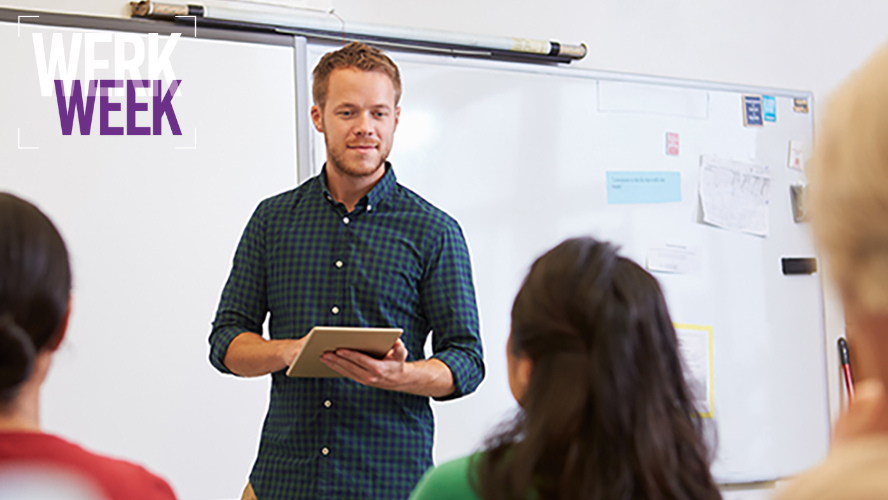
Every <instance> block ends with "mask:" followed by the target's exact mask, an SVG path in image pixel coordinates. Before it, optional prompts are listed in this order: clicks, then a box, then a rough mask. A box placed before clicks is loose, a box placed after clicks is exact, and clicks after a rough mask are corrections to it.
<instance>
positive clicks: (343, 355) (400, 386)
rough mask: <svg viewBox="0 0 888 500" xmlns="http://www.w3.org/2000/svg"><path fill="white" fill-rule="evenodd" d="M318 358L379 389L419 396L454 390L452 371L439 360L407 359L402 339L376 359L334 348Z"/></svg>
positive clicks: (331, 366)
mask: <svg viewBox="0 0 888 500" xmlns="http://www.w3.org/2000/svg"><path fill="white" fill-rule="evenodd" d="M321 361H322V362H323V363H324V364H325V365H327V366H329V367H330V368H332V369H333V370H335V371H336V372H337V373H340V374H342V375H344V376H346V377H348V378H350V379H352V380H354V381H355V382H358V383H360V384H364V385H367V386H370V387H376V388H378V389H386V390H389V391H399V392H407V393H410V394H417V395H421V396H438V397H441V396H446V395H448V394H450V393H452V392H453V390H454V386H453V375H452V374H451V373H450V368H448V367H447V365H445V364H444V363H443V362H442V361H440V360H437V359H429V360H425V361H415V362H409V363H408V362H407V347H406V346H405V345H404V342H402V341H401V339H398V340H397V341H396V342H395V345H394V346H393V347H392V348H391V349H390V350H389V351H388V352H387V353H386V354H385V356H383V357H382V359H376V358H373V357H371V356H368V355H366V354H364V353H362V352H358V351H352V350H350V349H337V350H335V351H329V352H325V353H324V355H323V356H321Z"/></svg>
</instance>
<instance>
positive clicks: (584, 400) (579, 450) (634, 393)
mask: <svg viewBox="0 0 888 500" xmlns="http://www.w3.org/2000/svg"><path fill="white" fill-rule="evenodd" d="M507 351H508V352H507V354H508V364H509V381H510V387H511V389H512V393H513V394H514V396H515V398H516V399H517V400H518V402H519V403H520V405H521V408H522V409H521V410H520V412H519V414H518V415H517V417H516V418H515V420H514V421H513V422H511V423H510V424H509V425H508V426H507V427H505V429H504V430H502V431H501V432H500V433H498V434H496V435H495V436H493V437H492V438H491V439H489V441H488V451H487V452H486V453H484V454H482V455H480V457H481V458H480V463H479V474H478V478H479V483H480V485H479V487H480V490H481V493H482V497H483V498H485V499H524V498H528V497H527V496H526V495H527V492H528V491H536V492H537V493H538V494H539V498H561V499H580V498H583V499H614V498H687V499H703V498H719V494H718V490H717V488H716V486H715V484H714V482H713V480H712V478H711V476H710V473H709V456H708V452H707V449H706V446H705V444H704V441H703V438H702V435H701V429H700V424H699V421H698V419H696V418H695V415H696V410H695V408H694V405H693V402H692V401H693V400H692V396H691V394H690V391H689V389H688V386H687V385H686V383H685V380H684V377H683V373H682V361H681V358H680V354H679V351H678V346H677V341H676V334H675V330H674V328H673V326H672V321H671V319H670V317H669V313H668V311H667V308H666V302H665V301H664V299H663V295H662V293H661V291H660V287H659V285H658V283H657V281H656V280H655V279H654V278H653V277H652V276H651V275H650V274H648V273H647V272H646V271H644V270H643V269H642V268H640V267H639V266H638V265H637V264H635V263H634V262H632V261H631V260H629V259H626V258H624V257H621V256H620V255H618V253H617V249H616V248H615V247H613V246H612V245H610V244H608V243H602V242H599V241H596V240H594V239H592V238H577V239H570V240H567V241H565V242H563V243H561V244H560V245H558V246H556V247H555V248H553V249H552V250H550V251H549V252H547V253H546V254H544V255H543V256H542V257H540V258H539V259H537V261H536V262H534V264H533V266H532V267H531V269H530V272H529V274H528V275H527V277H526V279H525V281H524V283H523V285H522V286H521V289H520V291H519V292H518V295H517V297H516V298H515V303H514V305H513V308H512V332H511V335H510V338H509V342H508V347H507Z"/></svg>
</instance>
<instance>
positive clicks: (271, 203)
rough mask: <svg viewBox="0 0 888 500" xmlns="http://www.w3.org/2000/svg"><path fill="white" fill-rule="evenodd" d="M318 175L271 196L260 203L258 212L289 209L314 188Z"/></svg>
mask: <svg viewBox="0 0 888 500" xmlns="http://www.w3.org/2000/svg"><path fill="white" fill-rule="evenodd" d="M315 182H316V177H312V178H311V179H309V180H307V181H305V182H303V183H302V184H300V185H298V186H296V187H295V188H292V189H288V190H286V191H284V192H282V193H278V194H276V195H272V196H269V197H268V198H265V199H264V200H262V201H261V202H260V203H259V207H258V208H257V212H260V213H274V212H279V211H282V210H289V209H291V208H292V207H293V206H294V205H296V204H297V203H299V201H300V200H301V199H302V198H304V197H305V195H306V193H308V192H310V191H311V190H312V189H314V188H315V187H316V186H315Z"/></svg>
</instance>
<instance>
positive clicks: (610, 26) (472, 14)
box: [0, 0, 888, 414]
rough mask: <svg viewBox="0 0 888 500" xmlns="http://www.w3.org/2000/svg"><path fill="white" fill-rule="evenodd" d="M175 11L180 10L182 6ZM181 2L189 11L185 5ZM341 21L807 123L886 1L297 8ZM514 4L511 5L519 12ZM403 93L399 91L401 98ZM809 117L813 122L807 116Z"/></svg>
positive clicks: (872, 30)
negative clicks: (550, 50) (519, 42)
mask: <svg viewBox="0 0 888 500" xmlns="http://www.w3.org/2000/svg"><path fill="white" fill-rule="evenodd" d="M0 1H2V2H3V3H2V6H6V7H16V8H25V9H34V10H48V11H56V12H72V13H84V14H91V15H101V16H112V17H125V16H126V15H127V2H125V0H77V1H73V0H30V1H26V0H0ZM179 3H186V1H185V0H181V2H179ZM189 3H198V2H196V1H192V2H189ZM305 4H308V5H310V6H314V7H318V6H320V7H325V8H327V7H333V8H335V12H336V14H337V15H338V16H339V17H341V18H342V19H344V20H345V22H346V24H347V23H349V22H355V23H372V24H387V25H396V26H408V27H412V28H425V29H436V30H445V31H457V32H464V33H476V34H486V35H502V36H514V37H520V38H535V39H555V40H559V41H562V42H565V43H579V42H585V43H586V44H587V46H588V47H589V54H588V55H587V56H586V58H585V59H583V60H582V61H579V62H575V63H573V64H574V65H576V66H580V67H585V68H591V69H600V70H609V71H621V72H629V73H641V74H652V75H660V76H672V77H678V78H690V79H699V80H708V81H716V82H729V83H742V84H751V85H758V86H768V87H784V88H794V89H806V90H811V91H813V92H814V94H815V113H819V114H822V111H823V108H824V102H825V101H826V98H827V97H828V96H829V93H830V92H831V91H832V90H834V89H835V88H836V86H837V85H838V84H839V83H840V82H841V81H842V79H843V78H844V77H845V76H846V75H847V74H848V73H849V72H850V71H851V70H852V69H853V68H855V67H856V66H858V65H859V64H860V63H861V62H863V60H864V59H865V58H866V57H867V56H868V55H869V54H870V53H871V52H872V51H873V50H874V49H875V48H876V47H878V46H879V45H880V44H881V43H882V42H883V41H884V40H885V39H886V35H885V31H884V19H885V18H888V2H881V1H877V0H856V1H855V0H852V1H848V2H832V1H827V0H808V1H801V0H783V1H776V2H775V1H773V0H743V1H739V0H734V1H726V0H598V1H591V0H546V1H537V2H524V3H521V4H519V3H518V2H515V1H514V0H449V1H447V2H417V1H416V0H378V1H375V2H371V1H369V0H306V2H304V3H303V5H305ZM518 5H521V6H520V7H518ZM405 91H406V92H409V91H410V89H405ZM815 116H817V115H815ZM842 330H843V327H842V316H841V312H840V308H839V307H838V306H837V304H836V301H835V300H834V295H833V294H832V293H827V331H828V335H827V339H826V346H827V347H828V353H829V355H828V356H827V359H828V360H829V362H830V363H832V364H833V366H831V367H830V370H829V373H830V376H831V379H830V382H829V391H830V396H831V397H830V399H831V403H832V404H831V407H832V410H833V413H834V414H835V412H836V411H837V408H838V404H839V400H840V395H839V391H838V387H839V379H838V378H837V373H838V370H837V368H836V367H835V366H834V364H835V358H836V357H835V348H834V345H835V337H836V336H837V335H840V334H842Z"/></svg>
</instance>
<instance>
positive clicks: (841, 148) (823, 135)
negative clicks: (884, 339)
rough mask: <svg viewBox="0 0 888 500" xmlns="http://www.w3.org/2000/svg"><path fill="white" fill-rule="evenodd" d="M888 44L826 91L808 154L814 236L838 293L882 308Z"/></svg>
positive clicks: (887, 231) (886, 257) (887, 215)
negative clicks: (832, 91) (822, 114)
mask: <svg viewBox="0 0 888 500" xmlns="http://www.w3.org/2000/svg"><path fill="white" fill-rule="evenodd" d="M886 89H888V45H885V46H883V47H882V48H881V49H880V50H878V51H877V52H876V53H875V54H874V55H873V56H871V57H870V59H869V61H867V62H866V64H865V65H864V66H863V67H862V68H860V69H859V70H858V71H856V72H855V73H854V74H852V75H851V76H850V77H849V78H848V79H847V80H846V81H845V82H844V84H843V85H842V86H841V88H840V89H839V90H838V92H836V94H835V95H834V96H833V97H832V99H831V102H830V104H829V108H828V109H827V111H826V115H825V119H824V120H823V121H821V123H820V130H819V132H820V133H819V134H818V137H817V139H818V140H817V144H816V147H815V150H814V156H813V159H812V162H810V171H811V172H810V173H811V180H810V190H809V194H810V205H809V208H810V213H811V220H812V224H813V229H814V236H815V238H816V240H817V243H819V245H820V249H821V250H822V251H823V253H824V256H825V257H826V258H827V260H828V262H827V264H829V272H830V274H831V276H832V278H833V279H834V280H835V281H836V283H837V284H838V286H839V289H840V290H841V291H842V294H843V297H844V298H845V299H846V303H847V301H848V299H850V300H851V302H852V303H853V304H854V305H855V306H856V307H858V308H862V309H864V310H866V311H868V312H876V313H878V312H888V286H886V283H888V224H886V220H888V143H886V140H885V137H886V135H888V90H886Z"/></svg>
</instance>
